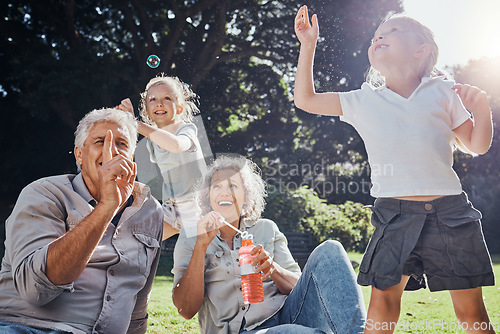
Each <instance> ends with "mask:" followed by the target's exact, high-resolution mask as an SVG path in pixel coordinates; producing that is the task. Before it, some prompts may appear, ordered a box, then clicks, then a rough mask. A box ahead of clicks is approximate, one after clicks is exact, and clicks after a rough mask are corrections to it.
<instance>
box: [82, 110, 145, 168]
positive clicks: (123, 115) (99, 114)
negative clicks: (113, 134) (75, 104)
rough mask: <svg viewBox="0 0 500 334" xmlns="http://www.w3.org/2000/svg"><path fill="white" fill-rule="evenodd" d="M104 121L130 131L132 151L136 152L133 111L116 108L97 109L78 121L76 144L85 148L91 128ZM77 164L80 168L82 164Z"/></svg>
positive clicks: (135, 129)
mask: <svg viewBox="0 0 500 334" xmlns="http://www.w3.org/2000/svg"><path fill="white" fill-rule="evenodd" d="M103 122H111V123H115V124H117V125H119V126H120V127H122V128H125V129H127V130H128V133H129V145H130V153H134V152H135V148H136V146H137V121H136V120H135V119H134V117H133V116H132V114H131V113H128V112H126V111H123V110H118V109H115V108H102V109H95V110H92V111H91V112H89V113H88V114H87V115H85V116H84V117H83V118H82V119H81V120H80V122H79V123H78V127H77V128H76V131H75V146H77V147H80V148H83V147H84V145H85V140H87V137H88V135H89V131H90V129H92V127H93V126H94V125H95V124H97V123H103ZM77 166H78V170H80V165H78V163H77Z"/></svg>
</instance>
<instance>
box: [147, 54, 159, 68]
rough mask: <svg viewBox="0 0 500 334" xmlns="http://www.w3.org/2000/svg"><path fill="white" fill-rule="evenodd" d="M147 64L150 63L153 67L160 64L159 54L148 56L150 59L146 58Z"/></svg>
mask: <svg viewBox="0 0 500 334" xmlns="http://www.w3.org/2000/svg"><path fill="white" fill-rule="evenodd" d="M146 64H148V66H149V67H151V68H157V67H158V66H160V57H158V56H157V55H151V56H149V57H148V60H146Z"/></svg>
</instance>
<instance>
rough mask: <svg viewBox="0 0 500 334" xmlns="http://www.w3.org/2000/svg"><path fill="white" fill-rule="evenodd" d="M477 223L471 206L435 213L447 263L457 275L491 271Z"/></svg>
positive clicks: (471, 274)
mask: <svg viewBox="0 0 500 334" xmlns="http://www.w3.org/2000/svg"><path fill="white" fill-rule="evenodd" d="M480 219H481V213H480V212H479V211H477V210H476V209H475V208H474V207H472V205H470V204H469V205H467V204H466V205H462V206H460V207H455V208H453V209H450V210H446V211H443V212H440V213H438V220H439V222H440V223H441V229H442V233H443V238H444V240H445V243H446V251H447V255H448V258H449V262H450V264H451V267H452V268H453V271H454V272H455V273H456V274H457V275H460V276H476V275H480V274H484V273H488V272H491V271H492V268H491V260H490V256H489V253H488V249H487V248H486V243H485V241H484V237H483V232H482V228H481V221H480Z"/></svg>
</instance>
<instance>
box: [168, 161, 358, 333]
mask: <svg viewBox="0 0 500 334" xmlns="http://www.w3.org/2000/svg"><path fill="white" fill-rule="evenodd" d="M265 195H266V191H265V185H264V182H263V180H262V178H261V177H260V176H259V174H258V173H257V167H256V165H255V164H254V163H252V162H251V161H249V160H247V159H244V158H231V157H221V158H218V159H217V160H216V161H215V162H214V164H213V165H212V166H211V167H210V168H209V171H208V173H207V174H206V175H205V177H204V179H203V180H202V182H201V187H200V190H199V196H198V197H199V201H198V202H199V205H200V207H201V210H202V218H201V219H200V220H199V222H198V235H197V236H196V237H192V238H187V237H186V235H185V233H183V232H182V231H181V234H180V236H179V239H178V241H177V245H176V247H175V251H174V268H173V270H172V272H173V274H174V289H173V299H174V304H175V306H176V307H177V309H178V311H179V313H180V314H181V315H182V316H183V317H185V318H187V319H190V318H192V317H193V316H194V315H195V314H196V313H198V321H199V324H200V329H201V332H202V333H287V334H289V333H342V334H348V333H362V332H363V327H364V321H365V308H364V303H363V298H362V295H361V290H360V288H359V286H357V284H356V283H355V274H354V271H353V269H352V266H351V264H350V261H349V259H348V257H347V254H346V253H345V251H344V249H343V247H342V245H341V244H340V243H339V242H336V241H327V242H324V243H322V244H321V245H320V246H318V247H317V248H316V249H315V250H314V251H313V252H312V253H311V255H310V257H309V260H308V263H307V264H306V266H305V268H304V272H303V273H301V271H300V268H299V266H298V264H297V263H296V262H295V261H294V259H293V257H292V255H291V253H290V250H289V249H288V247H287V241H286V238H285V236H284V235H283V233H281V232H280V231H279V229H278V227H277V225H276V224H275V223H274V222H272V221H271V220H268V219H263V218H261V214H262V211H263V210H264V206H265V201H264V197H265ZM222 218H223V219H224V220H225V221H226V222H228V223H230V224H231V225H233V226H234V227H236V228H237V229H239V230H240V231H248V233H250V234H252V235H253V241H254V244H255V247H254V249H253V251H252V253H253V254H255V255H256V258H255V259H254V261H253V263H252V264H253V265H256V266H257V268H256V272H262V279H263V285H264V296H265V298H264V301H263V302H261V303H258V304H250V305H246V304H244V303H243V297H242V293H241V283H240V269H239V267H238V250H239V248H240V247H241V236H240V233H237V232H236V231H235V230H234V229H232V228H231V227H229V226H226V225H225V224H222V223H221V220H222Z"/></svg>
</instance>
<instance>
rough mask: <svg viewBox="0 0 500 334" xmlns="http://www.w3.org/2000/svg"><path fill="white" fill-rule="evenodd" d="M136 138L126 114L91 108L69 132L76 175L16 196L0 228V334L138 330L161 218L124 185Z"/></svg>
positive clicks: (131, 175) (142, 194)
mask: <svg viewBox="0 0 500 334" xmlns="http://www.w3.org/2000/svg"><path fill="white" fill-rule="evenodd" d="M136 141H137V126H136V122H135V120H134V119H133V117H132V116H131V115H129V114H128V113H125V112H123V111H121V110H116V109H100V110H94V111H92V112H90V113H88V114H87V115H86V116H85V117H84V118H83V119H82V120H81V121H80V124H79V125H78V128H77V130H76V132H75V149H74V154H75V157H76V162H77V164H78V166H79V169H81V171H80V173H79V174H77V175H74V174H69V175H60V176H53V177H47V178H43V179H40V180H38V181H35V182H33V183H31V184H30V185H28V186H27V187H26V188H24V189H23V191H22V192H21V194H20V196H19V198H18V200H17V203H16V205H15V207H14V210H13V212H12V214H11V216H10V217H9V218H8V219H7V221H6V224H5V225H6V241H5V257H4V259H3V261H2V268H1V271H0V332H1V333H66V332H70V333H106V334H108V333H145V332H146V327H147V310H146V308H147V300H148V295H149V293H150V291H151V286H152V283H153V278H154V275H155V273H156V268H157V264H158V259H159V256H160V243H161V240H162V231H163V224H162V222H163V213H162V211H161V207H160V205H159V203H158V202H157V201H156V200H155V199H154V198H152V197H151V195H150V193H149V189H148V188H147V187H146V186H144V185H142V184H140V183H138V182H135V181H134V180H135V176H136V165H135V163H134V162H133V161H132V157H133V152H134V150H135V146H136ZM165 233H166V234H170V235H171V234H172V233H171V231H168V233H167V231H165Z"/></svg>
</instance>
